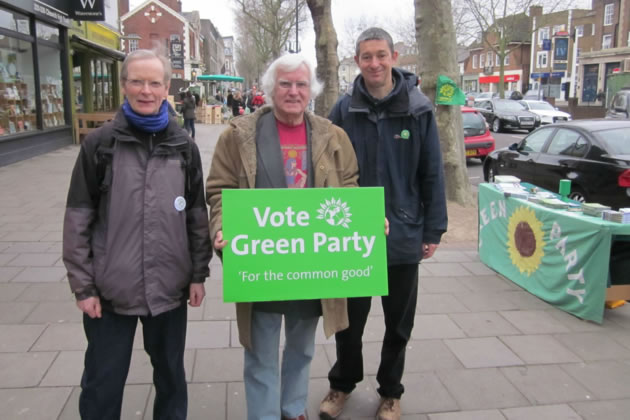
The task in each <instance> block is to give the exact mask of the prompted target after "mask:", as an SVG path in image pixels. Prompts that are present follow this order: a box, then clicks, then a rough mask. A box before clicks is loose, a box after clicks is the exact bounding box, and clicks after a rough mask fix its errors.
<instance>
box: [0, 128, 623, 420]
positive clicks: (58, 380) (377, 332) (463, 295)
mask: <svg viewBox="0 0 630 420" xmlns="http://www.w3.org/2000/svg"><path fill="white" fill-rule="evenodd" d="M224 128H225V126H212V125H203V124H200V125H198V126H197V142H198V145H199V147H200V150H201V153H202V161H203V165H204V173H205V174H206V175H207V173H208V170H209V166H210V162H211V157H212V155H211V154H212V151H213V150H214V145H215V143H216V140H217V138H218V135H219V134H220V132H221V131H222V130H223V129H224ZM77 153H78V147H77V146H69V147H65V148H63V149H61V150H58V151H55V152H52V153H48V154H46V155H42V156H38V157H36V158H33V159H29V160H26V161H23V162H19V163H16V164H13V165H9V166H5V167H2V168H0V192H1V193H2V196H4V197H7V196H8V197H13V199H12V200H3V201H2V202H1V203H0V418H2V419H4V418H7V419H9V420H13V419H21V418H28V419H34V420H48V419H50V420H77V419H78V418H79V416H78V397H79V391H80V388H79V387H78V383H79V380H80V374H81V363H82V359H83V349H84V348H85V337H84V336H83V333H82V326H81V316H80V313H79V312H78V310H77V309H76V307H75V306H74V302H73V299H72V297H71V295H70V292H69V289H68V285H67V279H66V278H65V274H66V273H65V269H64V268H63V266H62V262H61V260H60V257H61V228H62V221H63V206H64V202H65V196H66V194H67V188H68V183H69V179H70V171H71V169H72V166H73V164H74V160H75V158H76V155H77ZM34 179H36V180H37V183H33V182H32V180H34ZM221 274H222V270H221V266H220V263H219V262H218V260H217V259H216V258H215V259H213V261H212V262H211V277H210V279H208V281H207V283H206V290H207V299H206V301H205V302H204V305H203V306H202V307H201V308H197V309H191V310H189V325H188V349H187V350H186V355H185V366H186V371H187V379H188V381H189V390H188V391H189V397H190V398H189V417H188V418H189V419H191V420H198V419H211V420H242V419H243V418H245V395H244V391H243V382H242V363H243V354H242V348H241V346H240V345H239V343H238V334H237V330H236V322H235V311H234V306H233V305H232V304H225V303H222V300H221V294H222V287H221ZM419 289H420V291H419V304H418V308H417V311H416V317H415V327H414V331H413V336H412V339H411V341H410V342H409V345H408V348H407V363H406V366H405V377H404V378H403V381H404V383H405V386H406V393H405V395H404V397H403V401H402V408H403V413H404V414H405V416H406V418H410V419H411V418H413V419H415V420H482V419H483V420H499V419H510V420H515V419H531V418H539V419H554V420H559V419H577V418H583V419H589V420H602V419H621V418H628V416H630V414H629V413H630V387H629V386H628V384H629V383H630V381H629V379H628V378H630V362H629V361H630V305H624V306H622V307H620V308H618V309H615V310H606V313H605V320H604V323H603V324H602V325H601V326H600V325H597V324H593V323H591V322H585V321H581V320H579V319H577V318H575V317H573V316H571V315H569V314H566V313H564V312H561V311H559V310H557V309H555V308H553V307H552V306H551V305H549V304H547V303H545V302H543V301H541V300H540V299H538V298H536V297H534V296H532V295H530V294H529V293H527V292H525V291H523V290H522V289H520V288H519V287H517V286H515V285H514V284H512V283H511V282H509V281H507V280H505V279H504V278H502V277H501V276H499V275H497V274H495V273H494V272H492V271H491V270H489V269H488V268H487V267H485V266H484V265H483V264H481V262H480V261H479V257H478V255H477V252H476V249H475V246H474V245H471V246H470V247H469V248H461V247H459V248H457V245H456V244H452V245H451V244H445V245H444V246H443V247H440V248H439V249H438V251H437V253H436V255H435V257H434V258H433V259H432V260H429V261H426V262H425V263H423V264H422V265H421V266H420V287H419ZM372 302H373V308H372V313H371V314H370V317H369V320H368V325H367V327H366V332H365V344H364V363H365V373H366V378H365V379H364V380H363V382H361V383H359V384H358V386H357V389H356V390H355V392H353V393H352V397H351V398H350V399H349V400H348V403H347V407H346V410H345V411H344V414H343V416H342V418H343V419H344V420H347V419H353V420H360V419H368V418H373V415H374V412H375V410H376V407H377V405H378V395H377V393H376V387H377V383H376V378H375V375H376V372H377V369H378V360H379V357H380V356H379V355H380V348H381V341H382V338H383V333H384V319H383V315H382V310H381V308H380V299H379V298H374V299H373V301H372ZM316 343H317V345H316V350H315V358H314V361H313V364H312V367H311V381H310V395H309V400H308V412H309V416H310V418H316V417H317V409H318V406H319V401H320V400H321V398H322V396H323V395H324V394H325V392H326V390H327V389H328V381H327V379H326V375H327V371H328V369H329V368H330V366H331V365H332V363H333V362H334V361H335V347H334V339H329V340H327V339H326V338H325V337H324V336H323V333H322V331H321V328H319V329H318V331H317V336H316ZM153 398H154V392H153V390H152V386H151V366H150V362H149V360H148V357H147V355H146V354H145V352H144V350H143V349H142V328H141V326H139V327H138V330H137V331H136V341H135V343H134V351H133V356H132V365H131V369H130V373H129V378H128V385H127V386H126V387H125V399H124V402H123V416H122V418H123V419H125V420H126V419H146V420H150V418H151V416H152V401H153Z"/></svg>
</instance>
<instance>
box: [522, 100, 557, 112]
mask: <svg viewBox="0 0 630 420" xmlns="http://www.w3.org/2000/svg"><path fill="white" fill-rule="evenodd" d="M528 104H529V107H530V108H531V109H535V110H541V111H554V110H555V108H554V107H552V106H551V104H550V103H547V102H528Z"/></svg>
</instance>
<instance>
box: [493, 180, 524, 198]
mask: <svg viewBox="0 0 630 420" xmlns="http://www.w3.org/2000/svg"><path fill="white" fill-rule="evenodd" d="M495 186H496V188H497V189H498V190H499V191H501V192H502V193H503V195H504V196H506V197H514V198H523V199H525V200H527V198H528V197H529V193H528V192H527V189H525V187H523V186H522V185H521V184H519V183H514V182H500V183H497V184H495Z"/></svg>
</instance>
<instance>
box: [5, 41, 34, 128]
mask: <svg viewBox="0 0 630 420" xmlns="http://www.w3.org/2000/svg"><path fill="white" fill-rule="evenodd" d="M36 115H37V114H36V102H35V72H34V67H33V47H32V44H31V43H30V42H28V41H24V40H21V39H16V38H11V37H8V36H3V37H2V39H0V136H6V135H10V134H15V133H20V132H24V131H31V130H35V129H36V128H37V127H36V123H37V119H36Z"/></svg>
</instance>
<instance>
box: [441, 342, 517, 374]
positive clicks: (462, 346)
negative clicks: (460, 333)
mask: <svg viewBox="0 0 630 420" xmlns="http://www.w3.org/2000/svg"><path fill="white" fill-rule="evenodd" d="M445 343H446V345H447V346H448V348H449V349H450V350H451V351H452V352H453V354H454V355H455V357H457V358H458V359H459V360H460V361H461V362H462V364H463V365H464V367H466V368H469V369H474V368H484V367H499V366H514V365H522V364H523V361H522V360H521V359H519V357H518V356H517V355H516V354H514V352H512V351H511V350H510V349H509V348H508V347H507V346H506V345H505V344H503V343H502V342H501V341H500V340H499V339H498V338H496V337H481V338H460V339H456V340H445Z"/></svg>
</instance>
